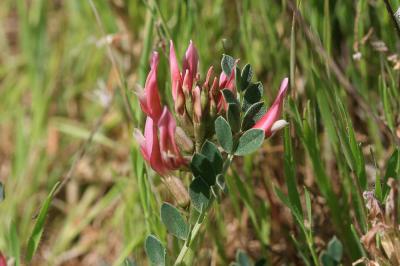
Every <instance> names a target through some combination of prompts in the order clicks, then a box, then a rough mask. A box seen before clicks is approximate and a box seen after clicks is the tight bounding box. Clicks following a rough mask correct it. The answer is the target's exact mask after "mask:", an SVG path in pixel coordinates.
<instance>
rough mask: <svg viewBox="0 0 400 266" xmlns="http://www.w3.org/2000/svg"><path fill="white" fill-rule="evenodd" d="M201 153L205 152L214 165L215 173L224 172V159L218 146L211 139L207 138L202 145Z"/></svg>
mask: <svg viewBox="0 0 400 266" xmlns="http://www.w3.org/2000/svg"><path fill="white" fill-rule="evenodd" d="M201 154H203V155H204V156H205V157H206V158H207V159H208V160H209V161H210V162H211V163H212V165H213V168H214V172H215V174H219V173H221V172H222V166H223V163H224V162H223V159H222V155H221V153H220V152H219V150H218V148H217V146H215V144H214V143H212V142H211V141H209V140H206V141H205V142H204V144H203V147H201Z"/></svg>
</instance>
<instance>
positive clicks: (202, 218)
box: [174, 154, 234, 265]
mask: <svg viewBox="0 0 400 266" xmlns="http://www.w3.org/2000/svg"><path fill="white" fill-rule="evenodd" d="M233 157H234V155H233V154H229V155H228V157H227V158H226V160H225V162H224V166H223V169H222V175H225V173H226V171H228V169H229V166H230V165H231V163H232V160H233ZM210 209H211V208H207V209H206V210H204V211H202V213H201V214H200V217H199V219H198V220H197V222H196V224H195V225H194V226H193V228H192V231H191V232H190V234H189V237H188V239H186V240H185V243H184V244H183V247H182V249H181V251H180V252H179V255H178V257H177V258H176V260H175V263H174V265H180V264H181V263H182V262H183V259H184V258H185V256H186V254H187V252H188V251H189V248H190V245H191V244H192V242H193V241H194V240H195V239H196V236H197V234H198V233H199V231H200V229H201V226H202V225H203V223H204V221H205V220H206V214H207V213H208V211H209V210H210Z"/></svg>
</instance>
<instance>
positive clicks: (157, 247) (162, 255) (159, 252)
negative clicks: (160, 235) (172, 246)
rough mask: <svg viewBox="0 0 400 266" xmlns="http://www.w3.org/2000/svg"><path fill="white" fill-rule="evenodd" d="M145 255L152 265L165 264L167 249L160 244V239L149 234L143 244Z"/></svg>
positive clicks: (162, 265) (163, 265)
mask: <svg viewBox="0 0 400 266" xmlns="http://www.w3.org/2000/svg"><path fill="white" fill-rule="evenodd" d="M144 249H145V251H146V254H147V257H148V258H149V260H150V262H151V265H153V266H165V260H166V256H167V251H166V249H165V248H164V246H163V245H162V244H161V242H160V240H158V239H157V237H155V236H154V235H149V236H148V237H147V238H146V242H145V245H144Z"/></svg>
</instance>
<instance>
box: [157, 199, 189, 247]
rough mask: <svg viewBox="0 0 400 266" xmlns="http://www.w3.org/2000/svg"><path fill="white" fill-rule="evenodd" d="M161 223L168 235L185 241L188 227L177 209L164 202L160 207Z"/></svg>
mask: <svg viewBox="0 0 400 266" xmlns="http://www.w3.org/2000/svg"><path fill="white" fill-rule="evenodd" d="M161 221H162V222H163V223H164V225H165V226H166V227H167V230H168V232H169V233H170V234H172V235H174V236H176V237H177V238H180V239H182V240H186V238H187V236H188V233H189V226H188V224H187V223H186V222H185V220H184V219H183V217H182V215H181V213H180V212H179V211H178V209H177V208H175V207H174V206H172V205H171V204H169V203H166V202H164V203H163V204H162V205H161Z"/></svg>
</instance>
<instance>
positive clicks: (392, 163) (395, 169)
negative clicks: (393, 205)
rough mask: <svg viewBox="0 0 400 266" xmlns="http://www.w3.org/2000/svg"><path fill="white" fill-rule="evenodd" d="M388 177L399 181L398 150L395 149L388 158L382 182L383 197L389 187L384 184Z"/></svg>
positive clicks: (399, 163)
mask: <svg viewBox="0 0 400 266" xmlns="http://www.w3.org/2000/svg"><path fill="white" fill-rule="evenodd" d="M389 177H392V178H394V179H396V180H399V179H400V150H399V149H395V150H394V152H393V153H392V155H391V156H390V158H389V161H388V163H387V166H386V173H385V177H384V182H383V195H384V196H386V195H387V193H388V192H389V186H388V185H387V184H386V183H387V181H388V179H389Z"/></svg>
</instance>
